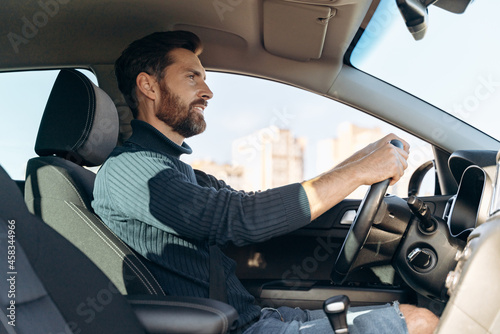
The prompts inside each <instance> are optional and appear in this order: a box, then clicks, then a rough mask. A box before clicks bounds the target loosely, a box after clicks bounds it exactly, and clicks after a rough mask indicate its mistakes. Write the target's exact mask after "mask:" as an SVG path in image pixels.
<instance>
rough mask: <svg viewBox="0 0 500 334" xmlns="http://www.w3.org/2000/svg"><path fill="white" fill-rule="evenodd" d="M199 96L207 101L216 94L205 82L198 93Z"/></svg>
mask: <svg viewBox="0 0 500 334" xmlns="http://www.w3.org/2000/svg"><path fill="white" fill-rule="evenodd" d="M198 96H199V97H201V98H202V99H204V100H205V101H208V100H210V99H211V98H212V97H213V96H214V93H212V91H211V90H210V88H209V87H208V85H207V83H206V82H203V84H202V87H201V89H200V91H199V93H198Z"/></svg>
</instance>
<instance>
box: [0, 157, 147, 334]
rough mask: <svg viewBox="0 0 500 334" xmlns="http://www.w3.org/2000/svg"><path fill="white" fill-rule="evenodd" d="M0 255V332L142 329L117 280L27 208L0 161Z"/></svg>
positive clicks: (80, 331)
mask: <svg viewBox="0 0 500 334" xmlns="http://www.w3.org/2000/svg"><path fill="white" fill-rule="evenodd" d="M0 256H1V257H2V259H4V261H1V262H0V269H1V273H0V291H2V293H1V295H0V304H1V309H2V311H1V312H0V320H1V321H0V332H1V333H17V334H28V333H29V334H38V333H40V334H42V333H44V334H45V333H81V334H90V333H92V334H94V333H131V334H132V333H134V334H135V333H144V329H143V327H142V326H141V324H140V323H139V321H138V320H137V318H136V316H135V314H134V312H133V310H132V309H131V307H130V305H129V303H128V302H127V301H126V300H125V298H124V297H123V296H122V295H121V294H120V293H119V291H118V289H117V288H116V286H115V285H113V283H112V282H111V281H110V280H109V278H108V277H107V276H105V275H104V274H103V273H102V272H101V271H100V270H99V269H98V268H97V267H96V266H95V265H94V264H93V263H92V262H91V261H90V260H89V259H88V258H87V257H86V256H85V255H84V254H82V253H81V252H80V251H79V250H78V249H77V248H76V247H74V246H73V245H72V244H71V243H70V242H68V241H67V240H66V239H65V238H64V237H62V236H61V235H59V234H58V233H57V232H55V231H54V230H52V229H51V228H50V227H49V226H47V225H46V224H45V223H44V222H42V221H41V220H40V219H39V218H38V217H36V216H34V215H32V214H30V213H29V212H28V210H27V207H26V205H25V203H24V201H23V198H22V195H21V192H20V190H19V188H18V187H17V185H16V184H15V183H14V181H12V180H11V179H10V177H9V176H8V175H7V173H6V172H5V170H4V169H3V168H1V167H0ZM9 256H10V257H9ZM7 260H9V261H7Z"/></svg>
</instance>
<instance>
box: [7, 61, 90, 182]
mask: <svg viewBox="0 0 500 334" xmlns="http://www.w3.org/2000/svg"><path fill="white" fill-rule="evenodd" d="M58 73H59V71H58V70H44V71H22V72H9V73H0V87H2V89H1V91H0V99H1V100H2V103H3V109H2V116H3V117H2V118H3V121H2V122H0V164H1V165H2V167H3V168H4V169H5V170H6V171H7V173H9V175H10V177H11V178H13V179H14V180H24V177H25V172H26V163H27V161H28V160H29V159H30V158H32V157H35V156H36V153H35V151H34V147H35V140H36V136H37V133H38V126H39V125H40V120H41V119H42V114H43V111H44V109H45V104H46V103H47V100H48V98H49V94H50V91H51V89H52V85H53V84H54V81H55V79H56V77H57V74H58ZM82 73H84V74H85V75H87V76H88V77H89V78H90V79H91V80H92V81H93V82H94V83H95V84H97V79H96V77H95V75H94V74H93V73H92V72H90V71H88V70H82Z"/></svg>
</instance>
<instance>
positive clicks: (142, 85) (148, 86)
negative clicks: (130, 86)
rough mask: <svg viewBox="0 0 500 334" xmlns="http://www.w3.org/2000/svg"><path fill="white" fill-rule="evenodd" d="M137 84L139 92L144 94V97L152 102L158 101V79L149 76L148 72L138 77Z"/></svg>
mask: <svg viewBox="0 0 500 334" xmlns="http://www.w3.org/2000/svg"><path fill="white" fill-rule="evenodd" d="M135 83H136V85H137V90H138V91H139V92H140V93H142V95H144V96H145V97H147V98H149V99H151V100H156V93H157V89H158V86H157V82H156V79H155V78H154V77H153V76H151V75H149V74H147V73H146V72H141V73H139V75H137V78H136V79H135Z"/></svg>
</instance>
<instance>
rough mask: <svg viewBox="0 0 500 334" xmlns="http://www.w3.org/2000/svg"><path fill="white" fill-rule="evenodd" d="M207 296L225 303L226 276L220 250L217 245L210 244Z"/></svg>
mask: <svg viewBox="0 0 500 334" xmlns="http://www.w3.org/2000/svg"><path fill="white" fill-rule="evenodd" d="M209 254H210V276H209V290H208V292H209V297H210V298H211V299H215V300H218V301H221V302H224V303H226V304H227V292H226V277H225V275H224V266H223V265H222V251H221V250H220V248H219V247H217V245H210V248H209Z"/></svg>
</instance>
